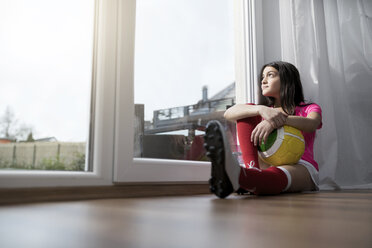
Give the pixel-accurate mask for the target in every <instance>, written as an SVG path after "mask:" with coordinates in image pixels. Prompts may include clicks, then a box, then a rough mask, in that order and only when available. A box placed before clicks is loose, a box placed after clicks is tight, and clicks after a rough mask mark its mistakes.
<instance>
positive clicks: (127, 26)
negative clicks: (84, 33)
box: [0, 0, 263, 188]
mask: <svg viewBox="0 0 372 248" xmlns="http://www.w3.org/2000/svg"><path fill="white" fill-rule="evenodd" d="M95 4H96V5H95V6H96V8H95V28H94V30H95V31H94V34H95V35H94V51H93V53H94V56H93V72H92V107H91V109H92V113H91V123H92V126H91V135H90V141H92V142H89V147H90V149H91V150H92V152H91V153H88V157H89V158H90V161H91V163H93V164H94V166H93V171H92V172H60V171H0V188H25V187H51V186H53V187H64V186H97V185H113V184H114V183H143V182H145V183H147V182H167V183H169V182H188V183H199V182H206V180H207V179H208V178H209V176H210V163H209V162H196V161H179V160H164V159H145V158H133V138H130V139H128V138H127V137H133V135H134V134H133V123H134V122H133V118H134V85H133V83H134V70H133V69H134V34H135V33H134V32H135V6H136V0H125V1H122V0H95ZM261 9H262V7H261V2H260V1H258V0H239V1H234V19H235V20H234V22H235V25H236V28H235V56H236V58H235V71H236V72H235V73H236V92H238V93H237V96H236V99H237V102H238V103H242V102H247V101H249V102H255V99H257V98H256V97H255V93H254V92H256V90H255V87H256V86H254V85H255V84H250V83H249V82H255V80H254V79H255V78H257V65H258V64H260V61H259V58H260V57H261V58H262V57H263V56H262V54H263V52H262V48H263V47H262V46H263V45H262V42H260V41H262V34H261V33H260V32H259V31H258V30H259V28H255V27H260V25H261V27H262V20H261V17H260V16H261V15H260V12H259V11H261V12H262V10H261ZM255 13H257V14H255ZM252 79H253V81H252ZM252 85H253V86H252ZM123 106H125V107H123Z"/></svg>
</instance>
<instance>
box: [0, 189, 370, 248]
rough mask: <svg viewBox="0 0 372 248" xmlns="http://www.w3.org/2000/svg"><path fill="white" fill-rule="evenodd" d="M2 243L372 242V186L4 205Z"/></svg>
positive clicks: (105, 247)
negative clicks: (257, 194) (266, 194)
mask: <svg viewBox="0 0 372 248" xmlns="http://www.w3.org/2000/svg"><path fill="white" fill-rule="evenodd" d="M0 247H2V248H8V247H38V248H39V247H41V248H42V247H48V248H52V247H66V248H70V247H89V248H92V247H102V248H111V247H151V248H153V247H154V248H156V247H159V248H166V247H171V248H173V247H185V248H186V247H187V248H195V247H211V248H216V247H226V248H230V247H231V248H234V247H270V248H274V247H275V248H277V247H286V248H287V247H296V248H304V247H305V248H306V247H312V248H320V247H327V248H330V247H353V248H359V247H366V248H371V247H372V190H368V191H343V192H320V193H308V194H286V195H280V196H270V197H255V196H243V197H242V196H235V195H234V196H230V197H229V198H227V199H225V200H220V199H217V198H215V197H214V196H212V195H200V196H191V197H190V196H182V197H158V198H129V199H112V200H108V199H106V200H89V201H73V202H55V203H39V204H25V205H13V206H2V207H0Z"/></svg>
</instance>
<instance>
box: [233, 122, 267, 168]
mask: <svg viewBox="0 0 372 248" xmlns="http://www.w3.org/2000/svg"><path fill="white" fill-rule="evenodd" d="M260 121H261V117H260V116H253V117H248V118H244V119H240V120H238V121H237V122H236V129H237V132H238V138H239V144H240V151H241V152H242V156H243V161H244V164H245V167H246V168H250V167H256V168H259V164H258V154H257V147H256V146H254V145H253V143H252V142H251V134H252V131H253V129H254V128H255V127H256V126H257V124H258V123H260Z"/></svg>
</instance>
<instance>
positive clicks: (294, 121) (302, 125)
mask: <svg viewBox="0 0 372 248" xmlns="http://www.w3.org/2000/svg"><path fill="white" fill-rule="evenodd" d="M321 121H322V119H321V117H320V114H319V113H317V112H310V113H309V114H308V115H307V117H302V116H295V115H290V116H288V117H287V120H286V121H285V125H288V126H292V127H295V128H298V129H300V130H301V131H304V132H309V133H310V132H314V131H315V130H316V129H317V128H318V127H319V125H320V123H321Z"/></svg>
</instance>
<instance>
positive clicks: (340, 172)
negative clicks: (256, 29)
mask: <svg viewBox="0 0 372 248" xmlns="http://www.w3.org/2000/svg"><path fill="white" fill-rule="evenodd" d="M280 29H281V46H282V59H283V60H284V61H288V62H292V63H294V64H295V65H296V66H297V67H298V69H299V70H300V73H301V77H302V81H303V85H304V91H305V97H306V98H307V100H309V101H313V102H317V103H319V104H320V105H321V107H322V109H323V128H322V129H321V130H320V131H319V132H318V136H317V141H316V142H317V143H316V146H315V147H316V150H315V156H316V159H317V161H318V162H319V165H320V182H321V189H329V188H333V189H340V188H342V189H348V188H372V1H370V0H357V1H348V0H326V1H321V0H311V1H301V0H283V1H280Z"/></svg>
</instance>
